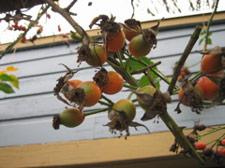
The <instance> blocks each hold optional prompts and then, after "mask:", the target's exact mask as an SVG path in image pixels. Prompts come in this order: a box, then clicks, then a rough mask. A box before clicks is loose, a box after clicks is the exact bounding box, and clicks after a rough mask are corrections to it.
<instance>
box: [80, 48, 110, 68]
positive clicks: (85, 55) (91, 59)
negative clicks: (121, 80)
mask: <svg viewBox="0 0 225 168" xmlns="http://www.w3.org/2000/svg"><path fill="white" fill-rule="evenodd" d="M106 59H107V53H106V51H105V48H104V47H103V46H102V45H99V44H89V47H85V46H81V47H80V48H78V59H77V62H82V61H85V62H86V63H87V64H89V65H91V66H93V67H100V66H102V65H103V64H104V63H105V61H106Z"/></svg>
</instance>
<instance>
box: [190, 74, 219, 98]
mask: <svg viewBox="0 0 225 168" xmlns="http://www.w3.org/2000/svg"><path fill="white" fill-rule="evenodd" d="M194 89H195V91H196V92H197V93H198V94H199V95H200V97H201V98H202V99H208V100H211V99H213V98H215V96H216V95H217V93H218V91H219V86H218V85H217V84H216V83H214V82H213V81H212V80H210V79H209V78H208V77H206V76H203V77H201V78H200V79H199V80H198V81H197V83H196V85H195V86H194Z"/></svg>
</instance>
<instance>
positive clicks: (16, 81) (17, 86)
mask: <svg viewBox="0 0 225 168" xmlns="http://www.w3.org/2000/svg"><path fill="white" fill-rule="evenodd" d="M9 76H10V77H11V79H13V80H12V81H10V83H11V84H12V85H13V86H14V87H15V88H17V89H19V80H18V78H17V77H16V76H15V75H12V74H10V75H9Z"/></svg>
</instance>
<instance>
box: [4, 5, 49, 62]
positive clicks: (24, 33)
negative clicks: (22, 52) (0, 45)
mask: <svg viewBox="0 0 225 168" xmlns="http://www.w3.org/2000/svg"><path fill="white" fill-rule="evenodd" d="M48 8H49V6H46V7H45V8H44V9H43V10H42V12H41V13H39V14H38V15H37V18H36V19H35V20H34V21H31V22H30V24H29V25H28V27H27V29H26V30H25V31H24V32H23V33H22V34H20V35H19V37H18V38H17V39H16V40H15V41H14V42H12V43H11V44H10V45H9V46H8V47H7V48H6V49H5V50H4V51H2V52H1V55H0V59H1V58H2V57H3V56H4V55H5V54H6V53H8V52H9V51H10V50H12V49H13V47H14V46H15V45H16V44H17V43H18V42H20V41H21V40H22V39H23V38H24V37H25V36H26V34H27V32H28V31H29V30H30V29H31V28H32V27H33V26H34V25H35V24H36V23H37V22H38V20H39V19H40V18H41V16H42V15H43V14H44V13H45V12H46V11H47V10H48Z"/></svg>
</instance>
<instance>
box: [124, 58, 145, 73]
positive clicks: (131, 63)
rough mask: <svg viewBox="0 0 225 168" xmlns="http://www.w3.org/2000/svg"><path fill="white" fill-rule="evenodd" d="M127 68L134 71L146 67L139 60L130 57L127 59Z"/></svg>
mask: <svg viewBox="0 0 225 168" xmlns="http://www.w3.org/2000/svg"><path fill="white" fill-rule="evenodd" d="M126 66H127V70H128V72H132V71H135V70H138V69H141V68H144V67H145V66H144V65H143V64H141V63H139V62H136V61H134V60H131V59H129V60H128V61H127V65H126Z"/></svg>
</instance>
